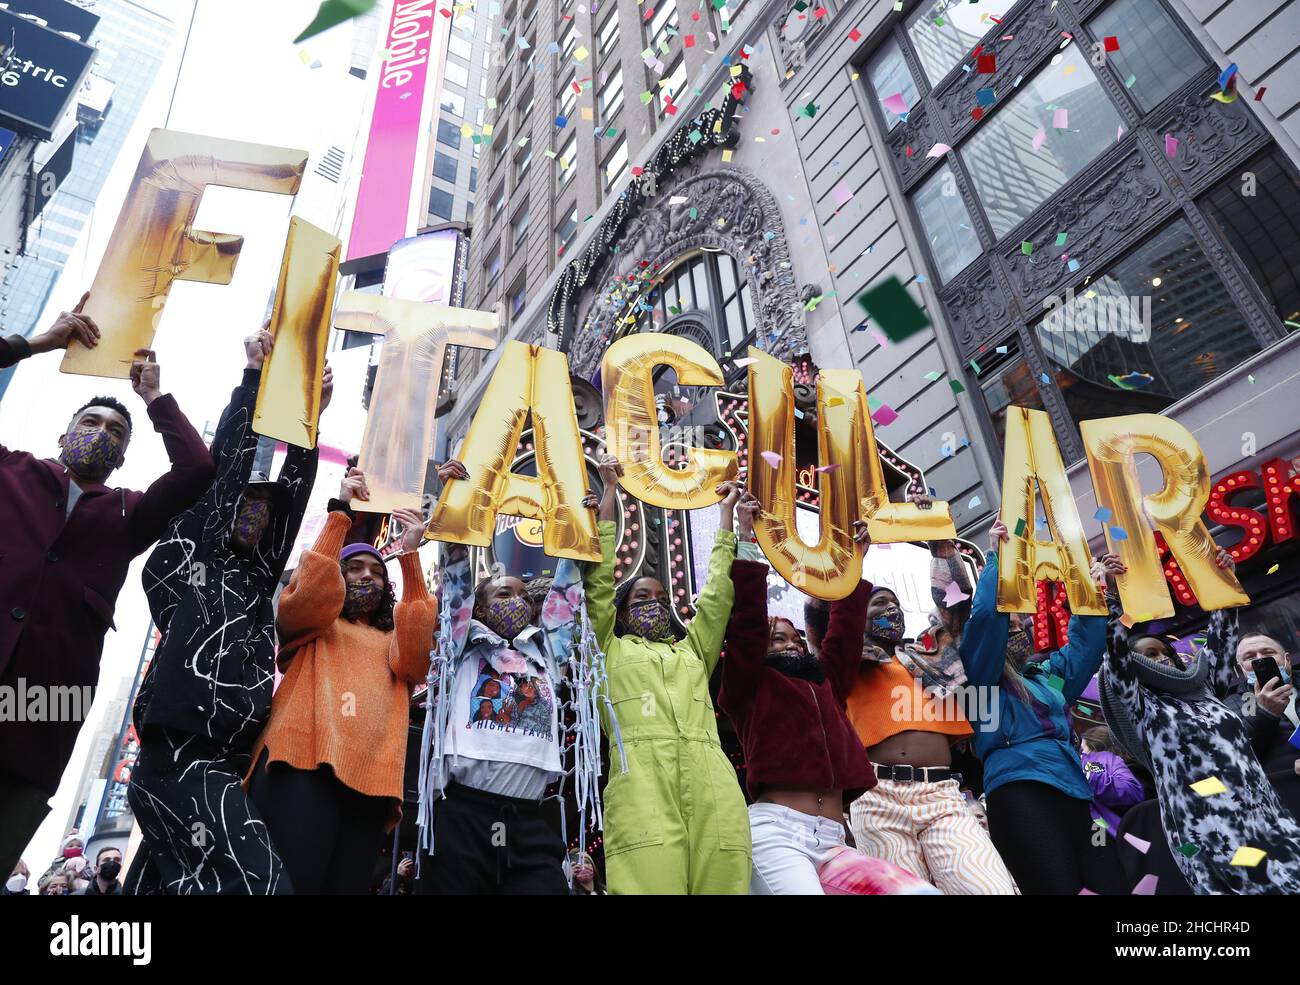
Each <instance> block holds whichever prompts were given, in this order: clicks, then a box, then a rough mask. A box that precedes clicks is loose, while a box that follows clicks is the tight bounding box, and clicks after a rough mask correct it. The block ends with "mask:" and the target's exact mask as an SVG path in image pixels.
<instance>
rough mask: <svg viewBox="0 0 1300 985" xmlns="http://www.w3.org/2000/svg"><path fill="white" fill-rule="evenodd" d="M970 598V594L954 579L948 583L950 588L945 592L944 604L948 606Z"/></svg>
mask: <svg viewBox="0 0 1300 985" xmlns="http://www.w3.org/2000/svg"><path fill="white" fill-rule="evenodd" d="M968 598H970V596H969V595H967V594H966V593H965V592H963V591H962V590H961V586H960V585H958V584H957V583H956V582H955V581H952V582H949V583H948V590H947V591H946V592H944V593H943V604H944V605H946V606H953V605H956V604H957V603H958V602H964V601H966V599H968Z"/></svg>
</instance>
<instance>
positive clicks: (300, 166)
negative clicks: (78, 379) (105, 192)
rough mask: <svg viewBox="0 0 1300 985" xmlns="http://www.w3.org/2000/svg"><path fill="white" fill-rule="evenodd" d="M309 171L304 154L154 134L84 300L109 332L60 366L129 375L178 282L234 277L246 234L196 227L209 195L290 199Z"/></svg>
mask: <svg viewBox="0 0 1300 985" xmlns="http://www.w3.org/2000/svg"><path fill="white" fill-rule="evenodd" d="M306 166H307V152H306V151H304V150H290V149H289V148H286V147H271V146H268V145H266V144H250V143H244V142H243V141H239V140H222V139H220V138H217V137H204V136H200V135H198V134H192V133H181V132H179V131H176V130H154V131H152V132H151V133H150V135H149V140H148V142H147V143H146V144H145V148H144V153H143V154H141V156H140V163H139V165H138V166H137V167H136V169H135V177H134V178H133V179H132V181H131V187H130V190H129V191H128V192H127V196H126V201H125V202H124V203H123V205H122V211H121V212H120V213H119V214H118V217H117V225H116V226H114V227H113V235H112V236H111V237H110V239H109V241H108V249H107V250H106V251H105V253H104V259H103V260H102V261H101V262H100V265H99V271H98V272H97V273H96V274H95V281H94V284H93V285H92V286H91V289H90V300H89V301H88V302H87V303H86V308H85V313H86V314H87V315H89V316H90V317H91V318H94V319H95V321H96V322H97V323H98V324H99V327H100V330H101V332H102V333H103V334H102V335H101V336H100V340H99V345H97V346H96V347H95V348H93V349H87V348H85V347H84V346H81V345H78V344H77V343H75V342H74V343H71V344H69V346H68V351H67V354H66V355H65V356H64V358H63V364H62V365H61V366H60V369H61V370H62V371H63V372H65V373H77V374H80V375H82V376H108V377H115V378H117V379H126V378H127V377H129V376H130V375H131V359H132V356H133V354H134V353H135V351H136V350H137V349H151V348H153V339H154V332H155V330H156V329H157V326H158V321H159V319H160V318H161V316H162V311H163V307H164V305H166V303H167V295H168V293H169V292H170V291H171V287H172V283H173V281H176V280H189V281H199V282H202V283H205V284H229V283H230V279H231V277H233V276H234V272H235V261H236V260H237V259H238V258H239V250H240V248H241V247H242V246H243V242H244V240H243V237H241V236H235V235H230V234H226V233H210V232H203V231H202V230H198V229H195V228H194V217H195V215H196V214H198V211H199V202H200V201H201V200H202V198H203V191H204V189H205V188H207V186H208V185H226V186H229V187H231V188H246V189H248V190H249V191H259V192H275V193H277V194H280V195H293V194H295V193H297V191H298V185H299V184H300V183H301V181H302V175H303V171H304V169H305V168H306Z"/></svg>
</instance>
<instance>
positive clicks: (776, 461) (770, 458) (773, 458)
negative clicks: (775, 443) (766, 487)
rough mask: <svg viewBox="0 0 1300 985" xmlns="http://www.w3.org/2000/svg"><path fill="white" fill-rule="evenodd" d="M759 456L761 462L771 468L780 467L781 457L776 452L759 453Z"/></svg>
mask: <svg viewBox="0 0 1300 985" xmlns="http://www.w3.org/2000/svg"><path fill="white" fill-rule="evenodd" d="M759 454H760V455H761V456H762V458H763V461H765V462H767V464H768V465H770V466H772V468H774V469H775V468H780V467H781V456H780V455H778V454H777V453H776V452H774V451H764V452H759Z"/></svg>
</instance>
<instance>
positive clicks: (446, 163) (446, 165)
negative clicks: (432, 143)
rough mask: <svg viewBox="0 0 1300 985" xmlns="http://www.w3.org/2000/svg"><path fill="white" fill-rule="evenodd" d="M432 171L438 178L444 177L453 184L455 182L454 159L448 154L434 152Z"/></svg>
mask: <svg viewBox="0 0 1300 985" xmlns="http://www.w3.org/2000/svg"><path fill="white" fill-rule="evenodd" d="M433 173H434V174H436V175H437V176H438V177H439V178H446V179H447V180H448V181H450V182H452V183H453V184H455V182H456V159H455V158H454V157H452V156H451V155H450V154H443V153H441V152H435V153H434V155H433Z"/></svg>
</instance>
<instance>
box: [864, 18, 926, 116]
mask: <svg viewBox="0 0 1300 985" xmlns="http://www.w3.org/2000/svg"><path fill="white" fill-rule="evenodd" d="M867 78H868V79H870V80H871V88H872V89H873V90H874V91H875V93H876V99H877V101H878V102H879V104H880V113H881V115H882V116H883V117H884V119H885V129H886V130H892V129H894V127H896V126H898V124H899V123H900V122H902V117H901V116H900V115H899V114H898V113H895V112H894V110H893V109H891V108H890V107H891V106H894V107H896V106H897V104H898V100H897V98H894V97H899V96H901V97H902V100H903V105H904V106H907V107H909V108H910V107H912V106H915V105H916V104H917V102H918V101H919V99H920V95H919V94H918V93H917V91H916V83H915V82H913V81H912V73H911V72H909V71H908V70H907V62H905V61H904V60H903V49H902V48H901V47H899V44H898V39H897V38H893V37H890V38H888V39H887V40H886V41H885V43H884V44H882V45H881V46H880V47H879V48H878V49H877V50H876V53H875V54H874V55H872V56H871V60H870V61H869V62H867ZM886 104H888V105H886Z"/></svg>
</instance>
